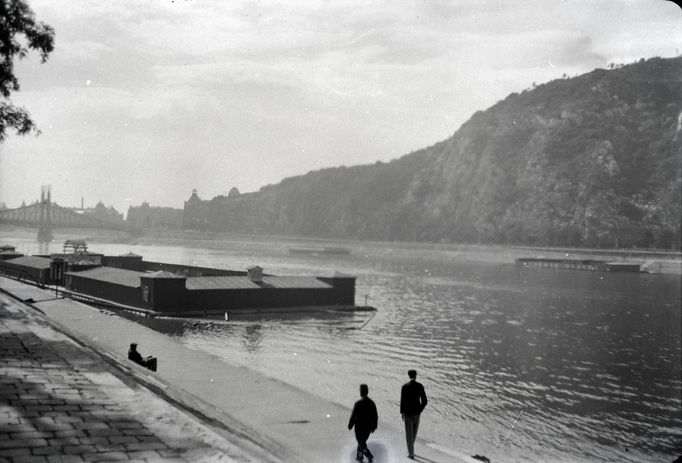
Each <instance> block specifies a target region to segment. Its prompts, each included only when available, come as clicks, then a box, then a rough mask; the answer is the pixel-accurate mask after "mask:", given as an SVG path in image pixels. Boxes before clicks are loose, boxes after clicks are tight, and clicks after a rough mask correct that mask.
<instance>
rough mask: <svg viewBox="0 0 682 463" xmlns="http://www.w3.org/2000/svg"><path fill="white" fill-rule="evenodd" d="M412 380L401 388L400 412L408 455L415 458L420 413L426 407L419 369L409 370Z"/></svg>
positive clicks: (408, 374)
mask: <svg viewBox="0 0 682 463" xmlns="http://www.w3.org/2000/svg"><path fill="white" fill-rule="evenodd" d="M407 376H409V377H410V380H409V381H408V382H407V383H405V384H403V387H402V389H401V390H400V414H401V415H402V417H403V421H404V422H405V440H406V441H407V457H408V458H411V459H412V460H414V441H415V440H416V439H417V430H418V429H419V415H421V412H422V411H423V410H424V407H426V403H427V400H426V392H425V391H424V386H422V385H421V383H418V382H417V370H408V372H407Z"/></svg>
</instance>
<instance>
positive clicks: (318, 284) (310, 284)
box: [45, 259, 332, 290]
mask: <svg viewBox="0 0 682 463" xmlns="http://www.w3.org/2000/svg"><path fill="white" fill-rule="evenodd" d="M45 260H47V261H48V262H47V268H49V266H50V265H49V259H45ZM67 275H74V276H78V277H82V278H88V279H90V280H98V281H104V282H108V283H115V284H119V285H123V286H130V287H133V288H139V287H140V277H148V278H178V279H186V283H185V285H186V288H187V289H188V290H206V289H262V288H280V289H285V288H289V289H300V288H306V289H316V288H318V289H327V288H331V287H332V285H330V284H328V283H325V282H324V281H321V280H319V279H317V278H316V277H308V276H264V277H263V281H262V283H257V282H254V281H252V280H251V279H249V278H248V277H245V276H222V277H213V276H211V277H185V276H184V275H177V274H174V273H171V272H166V271H159V272H136V271H134V270H124V269H120V268H115V267H96V268H93V269H89V270H83V271H79V272H67Z"/></svg>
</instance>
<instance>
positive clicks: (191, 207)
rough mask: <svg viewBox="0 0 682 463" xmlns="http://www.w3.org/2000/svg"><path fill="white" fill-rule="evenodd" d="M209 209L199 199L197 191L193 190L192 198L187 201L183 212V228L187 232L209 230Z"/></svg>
mask: <svg viewBox="0 0 682 463" xmlns="http://www.w3.org/2000/svg"><path fill="white" fill-rule="evenodd" d="M207 215H208V209H207V207H206V205H205V204H204V202H203V201H202V200H201V198H199V195H198V194H197V190H196V189H194V190H192V196H190V197H189V199H188V200H187V201H185V207H184V209H183V211H182V228H184V229H185V230H201V231H206V230H207V229H208V217H207Z"/></svg>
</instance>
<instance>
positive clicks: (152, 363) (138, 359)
mask: <svg viewBox="0 0 682 463" xmlns="http://www.w3.org/2000/svg"><path fill="white" fill-rule="evenodd" d="M128 360H132V361H133V362H135V363H138V364H140V365H142V366H143V367H145V368H148V369H150V370H152V371H156V357H153V356H151V355H150V356H147V357H144V358H142V355H141V354H140V353H139V352H138V351H137V343H136V342H133V343H130V349H128Z"/></svg>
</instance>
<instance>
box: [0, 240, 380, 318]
mask: <svg viewBox="0 0 682 463" xmlns="http://www.w3.org/2000/svg"><path fill="white" fill-rule="evenodd" d="M0 273H1V274H4V275H6V276H9V277H13V278H18V279H22V280H25V281H28V282H33V283H35V284H38V285H40V286H50V285H56V286H61V287H62V288H63V289H62V293H63V295H65V296H67V297H73V298H75V299H80V300H84V301H86V300H88V301H93V302H95V303H96V305H106V304H107V303H109V304H111V306H112V308H113V307H115V308H128V309H130V310H134V311H138V312H140V313H146V314H150V315H153V316H207V315H223V314H225V317H227V315H228V314H232V313H239V312H249V313H254V312H258V311H264V312H270V313H272V312H277V311H281V312H287V311H301V310H307V311H320V310H337V311H344V312H351V311H368V310H372V311H374V310H375V309H373V308H371V307H363V306H356V305H355V280H356V278H355V277H354V276H350V275H342V274H335V275H333V276H277V275H270V274H267V273H265V272H264V270H263V268H262V267H260V266H257V265H254V266H252V267H249V268H248V269H246V270H245V271H239V270H225V269H217V268H209V267H197V266H189V265H181V264H170V263H162V262H150V261H145V260H143V258H142V256H139V255H136V254H132V253H129V254H125V255H121V256H106V255H102V254H92V255H89V254H88V253H80V254H54V255H49V256H20V257H14V258H10V259H5V260H0Z"/></svg>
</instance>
